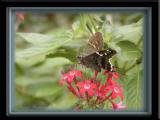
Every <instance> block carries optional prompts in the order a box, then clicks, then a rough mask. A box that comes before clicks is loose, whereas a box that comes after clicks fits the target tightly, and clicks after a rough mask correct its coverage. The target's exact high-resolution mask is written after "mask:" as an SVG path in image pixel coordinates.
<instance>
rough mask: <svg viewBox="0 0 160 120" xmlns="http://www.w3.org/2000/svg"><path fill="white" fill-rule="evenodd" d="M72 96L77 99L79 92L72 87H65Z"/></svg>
mask: <svg viewBox="0 0 160 120" xmlns="http://www.w3.org/2000/svg"><path fill="white" fill-rule="evenodd" d="M67 88H68V89H69V90H70V91H71V92H72V93H73V94H74V95H76V96H77V97H80V95H79V92H78V91H77V90H75V89H74V87H73V86H71V85H69V86H68V87H67Z"/></svg>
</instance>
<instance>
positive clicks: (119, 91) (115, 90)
mask: <svg viewBox="0 0 160 120" xmlns="http://www.w3.org/2000/svg"><path fill="white" fill-rule="evenodd" d="M106 89H108V90H111V91H112V93H111V99H115V98H117V96H119V97H120V98H121V100H123V98H124V96H123V93H122V89H121V87H120V86H118V85H116V84H115V85H109V86H107V87H106Z"/></svg>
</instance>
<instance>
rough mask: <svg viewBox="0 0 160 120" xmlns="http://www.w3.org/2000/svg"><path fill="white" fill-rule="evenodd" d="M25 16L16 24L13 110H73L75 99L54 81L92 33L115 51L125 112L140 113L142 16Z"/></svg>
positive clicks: (73, 59)
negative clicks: (126, 110) (98, 35)
mask: <svg viewBox="0 0 160 120" xmlns="http://www.w3.org/2000/svg"><path fill="white" fill-rule="evenodd" d="M23 14H24V20H20V19H19V18H18V16H16V19H15V34H16V38H15V43H16V44H15V45H16V56H15V68H16V75H15V88H16V89H15V93H16V94H15V95H16V97H15V101H14V105H15V108H14V109H15V110H18V111H21V110H24V109H26V110H29V109H30V110H34V109H38V110H65V109H73V108H74V107H75V103H76V102H78V99H77V98H76V97H75V96H74V95H72V93H70V92H69V91H68V90H67V88H66V86H65V85H64V86H63V87H62V86H60V85H59V84H58V81H59V80H60V79H61V73H62V72H63V71H66V69H67V66H68V65H73V66H76V64H77V60H76V56H77V54H79V49H81V48H83V47H84V46H85V45H86V41H87V39H88V38H89V37H90V36H91V33H92V32H93V33H94V32H96V31H100V32H101V33H102V34H103V38H104V42H105V44H106V46H108V47H110V48H112V49H115V50H116V51H118V54H117V55H116V56H115V57H114V58H113V59H112V64H113V65H114V66H116V67H117V68H118V72H119V73H120V74H122V75H123V77H122V78H121V79H120V80H119V82H120V83H121V84H123V86H124V87H123V91H124V97H125V100H124V104H125V105H126V106H127V109H128V110H136V111H138V110H142V109H143V107H144V106H143V95H142V92H143V87H144V86H143V82H144V81H143V37H144V36H143V19H144V14H143V13H127V12H126V13H118V12H116V13H105V12H103V13H94V14H93V13H78V14H73V13H40V14H38V13H27V12H26V13H23ZM106 49H107V47H106ZM87 74H91V73H87ZM106 109H107V108H106Z"/></svg>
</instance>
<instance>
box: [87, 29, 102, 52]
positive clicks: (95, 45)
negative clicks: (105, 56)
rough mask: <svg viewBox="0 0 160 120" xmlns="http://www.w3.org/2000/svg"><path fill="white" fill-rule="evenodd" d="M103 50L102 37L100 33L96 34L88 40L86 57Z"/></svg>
mask: <svg viewBox="0 0 160 120" xmlns="http://www.w3.org/2000/svg"><path fill="white" fill-rule="evenodd" d="M102 49H103V37H102V34H101V33H100V32H96V33H95V34H94V35H93V36H91V37H90V38H89V40H88V43H87V46H86V49H85V52H86V55H89V54H92V53H95V52H96V51H101V50H102Z"/></svg>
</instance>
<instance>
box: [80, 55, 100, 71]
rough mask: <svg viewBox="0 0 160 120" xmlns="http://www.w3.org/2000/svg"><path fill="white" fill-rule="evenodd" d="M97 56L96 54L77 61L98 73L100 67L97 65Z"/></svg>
mask: <svg viewBox="0 0 160 120" xmlns="http://www.w3.org/2000/svg"><path fill="white" fill-rule="evenodd" d="M97 58H98V55H97V54H96V53H93V54H90V55H88V56H85V57H79V58H78V59H79V61H80V63H81V64H82V65H84V66H86V67H87V68H91V69H93V70H96V71H98V72H100V71H101V67H100V66H99V65H98V59H97Z"/></svg>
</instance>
